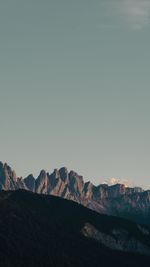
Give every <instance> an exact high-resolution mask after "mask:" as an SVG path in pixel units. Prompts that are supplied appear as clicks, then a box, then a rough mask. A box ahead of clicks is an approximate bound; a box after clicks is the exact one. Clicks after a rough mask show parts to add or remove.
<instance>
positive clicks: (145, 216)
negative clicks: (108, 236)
mask: <svg viewBox="0 0 150 267" xmlns="http://www.w3.org/2000/svg"><path fill="white" fill-rule="evenodd" d="M17 189H26V190H29V191H32V192H36V193H38V194H47V195H55V196H59V197H62V198H66V199H69V200H73V201H76V202H78V203H80V204H82V205H84V206H86V207H88V208H90V209H93V210H95V211H97V212H99V213H106V214H109V215H116V216H121V217H126V218H130V219H134V220H137V221H139V222H146V223H148V224H150V215H149V214H150V191H144V190H142V189H141V188H129V187H126V186H125V185H123V184H116V185H113V186H108V185H107V184H101V185H99V186H95V185H93V184H92V183H91V182H90V181H89V182H84V179H83V177H82V176H81V175H78V174H77V173H76V172H74V171H70V172H69V171H68V170H67V168H66V167H63V168H61V169H60V170H58V169H55V170H54V171H53V173H51V174H49V173H47V172H46V171H45V170H42V171H41V172H40V174H39V176H38V177H37V178H34V177H33V175H32V174H30V175H29V176H28V177H26V178H25V179H22V178H18V177H17V176H16V174H15V172H14V171H13V170H12V169H11V168H10V167H9V166H8V165H7V164H6V163H5V164H3V163H2V162H1V163H0V190H17Z"/></svg>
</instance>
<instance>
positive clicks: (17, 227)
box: [0, 190, 150, 267]
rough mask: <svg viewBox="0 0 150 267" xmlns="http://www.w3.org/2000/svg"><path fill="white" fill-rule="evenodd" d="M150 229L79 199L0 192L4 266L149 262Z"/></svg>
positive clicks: (0, 242) (1, 261)
mask: <svg viewBox="0 0 150 267" xmlns="http://www.w3.org/2000/svg"><path fill="white" fill-rule="evenodd" d="M149 255H150V232H149V228H148V227H145V226H141V225H139V224H136V223H133V222H130V221H128V220H125V219H121V218H116V217H112V216H107V215H100V214H98V213H96V212H94V211H92V210H90V209H87V208H85V207H83V206H81V205H79V204H77V203H75V202H72V201H68V200H64V199H62V198H59V197H54V196H46V195H40V194H35V193H31V192H28V191H25V190H17V191H7V192H5V191H1V192H0V266H2V267H26V266H29V267H30V266H31V267H34V266H35V267H45V266H51V267H53V266H55V267H61V266H65V267H67V266H68V267H72V266H76V267H78V266H86V267H88V266H91V267H93V266H95V267H96V266H102V267H103V266H105V267H106V266H112V265H114V266H123V267H124V266H148V265H147V264H148V262H149V260H150V257H149Z"/></svg>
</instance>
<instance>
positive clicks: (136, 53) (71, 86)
mask: <svg viewBox="0 0 150 267" xmlns="http://www.w3.org/2000/svg"><path fill="white" fill-rule="evenodd" d="M149 29H150V3H149V1H147V0H143V1H141V0H130V1H129V0H120V1H119V0H111V1H109V0H107V1H106V0H100V1H98V0H94V1H89V0H86V1H85V0H80V1H79V0H77V1H67V0H64V1H60V0H58V1H54V0H52V1H48V0H43V1H42V2H41V1H39V0H36V1H35V0H30V1H29V0H26V1H22V0H21V1H19V0H14V1H13V0H8V1H3V0H2V1H1V8H0V33H1V42H0V47H1V49H0V58H1V60H0V73H1V75H0V76H1V77H0V118H1V132H0V137H1V138H0V160H1V161H2V162H7V163H8V164H9V165H11V166H12V167H13V169H15V171H16V173H17V175H18V176H23V177H25V176H26V175H28V174H29V173H33V174H34V175H35V176H37V175H38V173H39V171H40V170H41V169H46V170H47V171H53V169H54V168H60V167H62V166H66V167H67V168H68V169H69V170H71V169H73V170H75V171H76V172H78V173H79V174H81V175H83V176H84V178H85V180H91V181H92V182H93V183H95V184H99V183H101V182H103V181H105V180H106V179H109V178H112V177H115V178H116V179H121V180H128V181H129V183H133V184H134V185H139V186H143V187H144V188H149V187H150V184H149V178H150V168H149V165H150V164H149V163H150V142H149V138H150V124H149V114H150V105H149V101H150V88H149V86H150V75H149V70H150V52H149V47H150V35H149Z"/></svg>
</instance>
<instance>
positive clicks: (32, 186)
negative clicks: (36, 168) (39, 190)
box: [24, 174, 35, 192]
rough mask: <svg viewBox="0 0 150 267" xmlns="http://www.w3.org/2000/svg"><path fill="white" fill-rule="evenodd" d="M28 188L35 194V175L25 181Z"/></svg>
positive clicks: (30, 175) (29, 176)
mask: <svg viewBox="0 0 150 267" xmlns="http://www.w3.org/2000/svg"><path fill="white" fill-rule="evenodd" d="M24 182H25V185H26V187H27V188H28V189H29V190H30V191H33V192H35V178H34V176H33V174H29V175H28V176H27V177H26V178H25V179H24Z"/></svg>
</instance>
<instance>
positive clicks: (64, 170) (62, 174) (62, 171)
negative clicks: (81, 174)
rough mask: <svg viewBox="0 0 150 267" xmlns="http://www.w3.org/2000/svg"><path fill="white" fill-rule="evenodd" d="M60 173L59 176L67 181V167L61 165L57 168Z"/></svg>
mask: <svg viewBox="0 0 150 267" xmlns="http://www.w3.org/2000/svg"><path fill="white" fill-rule="evenodd" d="M59 173H60V178H61V180H62V181H63V182H68V179H69V173H68V169H67V168H66V167H62V168H60V170H59Z"/></svg>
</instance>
